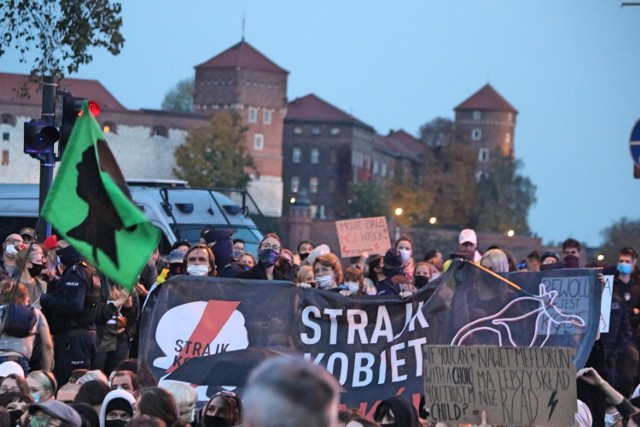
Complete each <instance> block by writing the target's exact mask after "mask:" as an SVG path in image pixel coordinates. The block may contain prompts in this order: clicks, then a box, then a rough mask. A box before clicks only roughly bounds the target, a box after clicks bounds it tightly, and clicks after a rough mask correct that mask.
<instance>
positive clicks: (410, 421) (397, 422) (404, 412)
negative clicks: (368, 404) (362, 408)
mask: <svg viewBox="0 0 640 427" xmlns="http://www.w3.org/2000/svg"><path fill="white" fill-rule="evenodd" d="M373 420H374V421H376V422H378V423H380V425H382V426H397V427H418V426H419V425H420V422H419V418H418V412H417V411H416V408H414V407H413V406H412V405H411V404H410V403H409V402H407V401H406V400H404V399H402V398H400V397H392V398H390V399H386V400H383V401H382V402H380V403H379V404H378V406H377V407H376V411H375V413H374V414H373Z"/></svg>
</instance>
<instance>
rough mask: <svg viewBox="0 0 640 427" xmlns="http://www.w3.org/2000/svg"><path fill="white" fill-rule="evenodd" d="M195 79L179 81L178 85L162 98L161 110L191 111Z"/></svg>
mask: <svg viewBox="0 0 640 427" xmlns="http://www.w3.org/2000/svg"><path fill="white" fill-rule="evenodd" d="M194 85H195V79H194V78H193V77H192V78H189V79H184V80H180V81H179V82H178V84H177V85H176V86H175V87H174V88H173V89H171V90H170V91H169V92H167V94H166V95H165V96H164V100H163V101H162V109H163V110H166V111H181V112H190V111H193V88H194Z"/></svg>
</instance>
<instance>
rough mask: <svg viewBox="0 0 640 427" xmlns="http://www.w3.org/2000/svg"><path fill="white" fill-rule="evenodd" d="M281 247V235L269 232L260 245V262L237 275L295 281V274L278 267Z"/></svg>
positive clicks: (243, 277) (240, 277)
mask: <svg viewBox="0 0 640 427" xmlns="http://www.w3.org/2000/svg"><path fill="white" fill-rule="evenodd" d="M281 249H282V243H281V241H280V237H279V236H278V235H277V234H275V233H268V234H267V235H265V236H264V238H263V239H262V240H261V241H260V244H259V245H258V251H259V252H258V263H257V264H256V265H255V266H254V267H253V268H252V269H251V270H249V271H244V272H242V273H240V274H238V276H236V277H238V278H239V279H255V280H288V281H290V282H293V281H294V280H295V276H293V277H290V276H288V274H289V273H288V272H285V271H283V270H281V269H280V267H276V262H277V261H278V258H280V250H281Z"/></svg>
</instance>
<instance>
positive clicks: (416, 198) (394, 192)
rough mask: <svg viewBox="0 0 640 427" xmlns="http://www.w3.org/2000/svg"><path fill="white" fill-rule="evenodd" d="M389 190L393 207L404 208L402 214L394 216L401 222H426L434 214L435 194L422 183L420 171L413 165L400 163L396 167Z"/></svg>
mask: <svg viewBox="0 0 640 427" xmlns="http://www.w3.org/2000/svg"><path fill="white" fill-rule="evenodd" d="M387 192H388V194H389V200H390V201H391V206H392V209H394V210H395V209H396V208H402V214H400V215H396V216H394V218H395V220H396V221H397V222H398V223H399V224H402V225H405V226H411V225H417V224H425V223H426V221H428V219H429V217H431V216H432V214H431V212H432V205H433V194H432V193H431V192H429V191H426V190H425V188H424V187H423V186H422V185H420V179H419V173H416V171H415V170H414V169H413V165H411V166H409V165H407V164H405V165H398V166H397V167H396V168H395V170H394V174H393V179H391V181H390V182H389V184H388V185H387ZM394 213H395V212H394Z"/></svg>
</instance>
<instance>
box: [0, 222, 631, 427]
mask: <svg viewBox="0 0 640 427" xmlns="http://www.w3.org/2000/svg"><path fill="white" fill-rule="evenodd" d="M233 237H234V236H233V233H232V231H230V230H221V229H208V228H207V229H204V230H202V232H201V236H200V241H199V242H197V243H195V244H192V242H187V241H178V242H176V243H175V244H174V245H173V247H172V250H171V252H170V253H169V254H167V256H161V255H160V254H159V253H158V251H155V252H154V254H153V255H152V257H151V259H150V260H149V262H148V263H147V265H146V266H145V267H144V269H143V271H142V273H141V275H140V279H139V283H138V284H137V285H136V286H135V287H134V288H133V290H132V291H129V290H127V289H126V288H124V287H122V286H120V285H119V284H117V283H113V282H112V281H110V280H108V279H106V278H105V277H104V276H103V275H102V274H100V272H99V271H97V270H96V269H95V268H94V267H93V266H92V265H90V264H89V263H88V262H87V260H86V259H84V258H83V257H82V256H81V254H80V253H78V252H77V251H76V250H75V249H74V247H73V246H71V245H70V244H69V243H68V242H66V241H65V240H62V239H61V240H58V239H57V237H56V236H49V237H47V238H46V239H44V240H43V241H40V240H39V239H38V238H37V236H36V233H35V231H34V230H33V229H31V228H25V229H22V230H19V231H17V232H16V233H13V234H10V235H8V236H6V238H5V239H4V241H3V243H2V258H1V259H0V310H2V313H1V314H0V318H1V319H2V333H1V334H0V427H2V426H15V425H20V426H49V425H54V426H101V427H102V426H124V425H128V426H136V425H140V426H189V425H191V426H236V425H244V426H256V427H257V426H338V425H340V426H349V427H357V426H375V425H392V426H409V427H415V426H421V425H429V426H433V425H440V424H438V423H436V424H429V423H428V422H427V421H426V419H427V417H428V413H426V411H425V408H424V407H420V408H415V407H414V406H412V405H411V404H410V403H409V402H407V401H404V400H403V399H402V398H400V397H389V398H388V399H386V400H383V401H381V402H380V403H379V404H378V405H377V407H376V408H375V411H373V412H372V415H371V416H370V417H369V418H367V417H365V416H364V415H363V414H361V413H359V411H358V410H356V409H351V410H342V411H338V402H339V393H340V391H341V389H340V386H339V385H338V383H337V382H336V380H335V379H334V378H333V377H332V376H331V375H330V374H329V373H328V372H327V371H326V370H324V368H322V367H320V366H315V365H313V364H311V363H309V362H305V361H303V360H299V359H296V358H275V359H272V360H270V361H268V362H266V366H261V367H260V368H258V369H257V370H256V371H254V373H253V374H252V375H251V378H250V379H249V382H248V385H247V387H246V388H245V390H244V391H243V395H242V399H240V398H239V396H237V395H236V394H235V393H233V392H230V391H221V392H219V393H216V394H214V395H213V396H211V398H210V399H209V401H208V402H205V404H204V405H202V402H200V403H199V402H198V395H197V393H196V390H195V389H194V388H193V387H192V386H191V385H190V384H187V383H182V382H178V381H161V382H160V384H153V386H151V387H150V386H149V385H148V384H145V385H143V384H141V383H140V381H138V375H137V369H138V364H137V361H136V359H135V356H136V354H137V335H138V332H139V329H140V313H141V311H142V308H143V307H144V304H145V300H146V299H147V298H148V296H149V294H150V293H152V292H155V290H156V288H158V287H159V286H162V284H163V283H164V282H165V281H166V280H167V279H168V278H170V277H171V276H175V275H192V276H217V277H227V278H241V279H251V280H262V281H265V280H267V281H268V280H285V281H289V282H292V283H293V284H295V285H296V286H299V287H301V288H306V289H317V290H321V291H326V292H336V293H339V294H340V295H343V296H345V297H352V296H355V295H370V296H373V295H385V296H390V295H391V296H392V295H395V296H397V297H398V298H407V297H409V296H410V295H412V294H413V293H415V292H417V291H418V290H420V289H424V288H426V289H431V290H433V289H435V285H434V283H437V279H438V277H440V276H441V275H442V274H443V272H445V271H446V269H447V268H448V267H449V265H450V263H451V260H452V259H455V258H461V259H465V260H468V261H470V262H474V263H477V264H479V265H480V266H482V267H484V268H486V269H489V270H491V271H492V272H494V273H497V274H500V273H506V272H510V271H536V272H537V271H541V270H546V269H556V268H577V267H596V268H603V267H605V266H603V265H598V264H597V263H588V264H587V265H584V263H583V262H584V260H582V248H581V245H580V243H579V242H578V241H577V240H574V239H567V240H566V241H565V242H564V244H563V245H562V253H557V252H553V251H549V252H544V253H542V254H541V253H540V252H538V251H536V250H533V251H532V252H531V253H530V254H529V255H528V256H527V257H526V259H525V260H522V261H521V262H517V260H515V259H514V257H513V256H512V255H511V253H510V252H509V251H508V250H505V249H501V248H499V247H496V246H491V247H488V248H487V249H486V250H485V251H484V253H481V252H480V251H479V247H478V240H477V236H476V233H475V231H474V230H471V229H465V230H462V231H461V232H460V234H459V238H458V244H459V247H458V251H457V252H455V253H453V254H451V256H450V257H449V260H447V261H445V259H444V257H443V254H442V253H441V252H440V251H439V250H438V249H437V248H434V249H431V250H428V251H427V252H426V253H425V254H424V256H419V255H418V254H416V253H414V252H413V242H412V240H411V238H410V237H408V236H401V237H400V238H399V239H398V240H397V241H396V242H395V244H394V245H393V246H392V248H391V249H389V250H388V251H387V252H386V253H385V254H383V255H379V254H376V255H372V256H369V255H368V254H362V256H360V257H355V258H352V259H350V260H349V263H348V264H346V265H343V263H341V261H340V259H339V258H338V257H337V256H336V255H335V254H334V253H333V252H332V251H331V248H329V247H328V246H327V245H325V244H320V245H317V246H316V245H314V244H313V243H312V242H309V241H301V242H300V243H299V244H298V245H297V247H296V248H291V249H287V248H285V247H283V244H282V241H281V240H280V238H279V237H278V236H277V235H276V234H273V233H269V234H267V235H266V236H264V238H263V239H262V241H261V242H260V243H259V245H258V251H257V253H256V254H253V253H250V252H249V251H246V250H245V242H244V241H243V240H241V239H234V238H233ZM637 258H638V255H637V253H636V251H635V250H634V249H633V248H631V247H627V248H621V249H620V251H619V254H618V259H617V260H616V261H617V262H616V264H615V265H614V266H611V269H612V270H614V277H615V279H614V284H613V291H614V292H613V298H612V303H611V318H610V329H609V332H608V333H606V334H602V335H600V336H599V337H598V339H597V340H596V342H595V344H594V346H593V349H592V352H591V355H590V357H589V360H588V362H587V367H586V368H585V369H583V370H580V371H579V372H578V379H577V385H578V387H577V389H578V399H579V401H578V412H577V413H576V415H575V420H576V421H575V425H577V426H590V425H594V426H607V427H611V426H617V425H623V423H624V424H625V425H628V426H635V425H640V409H637V408H640V397H638V396H639V395H640V386H638V383H639V382H640V369H639V363H638V359H639V357H638V354H639V350H640V283H638V282H637V280H638V278H637V277H638V270H637V268H636V262H637ZM481 292H482V290H479V293H481ZM485 296H486V298H484V300H486V301H484V302H483V304H484V305H488V306H491V305H492V304H494V305H495V301H494V300H495V298H494V296H493V294H491V293H490V292H489V293H487V294H486V295H485ZM481 299H482V295H481ZM484 308H485V310H486V307H484ZM497 309H499V307H498V308H497ZM423 406H424V405H423Z"/></svg>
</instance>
